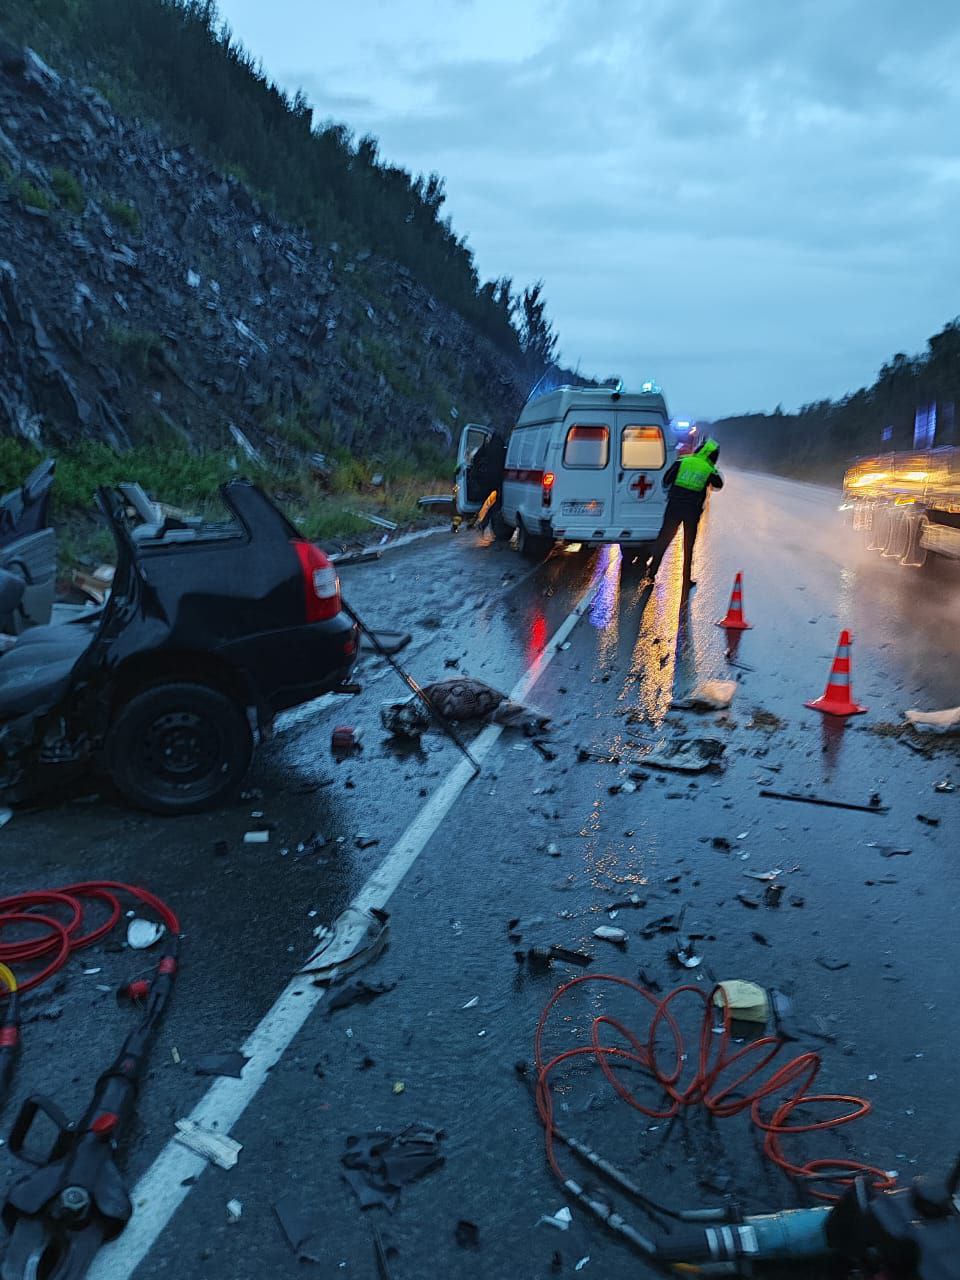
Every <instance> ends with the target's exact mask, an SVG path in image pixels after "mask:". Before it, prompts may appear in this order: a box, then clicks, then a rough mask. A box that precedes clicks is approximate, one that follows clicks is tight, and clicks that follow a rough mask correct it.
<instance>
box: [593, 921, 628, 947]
mask: <svg viewBox="0 0 960 1280" xmlns="http://www.w3.org/2000/svg"><path fill="white" fill-rule="evenodd" d="M593 936H594V937H595V938H602V939H603V941H604V942H619V943H623V942H626V940H627V935H626V932H625V930H623V929H617V928H615V927H614V926H612V925H609V924H602V925H600V926H599V927H598V928H596V929H594V931H593Z"/></svg>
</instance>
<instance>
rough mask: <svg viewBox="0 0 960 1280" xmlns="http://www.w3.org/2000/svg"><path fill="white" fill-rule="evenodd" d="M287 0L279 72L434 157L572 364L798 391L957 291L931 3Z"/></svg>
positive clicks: (954, 188)
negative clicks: (326, 26)
mask: <svg viewBox="0 0 960 1280" xmlns="http://www.w3.org/2000/svg"><path fill="white" fill-rule="evenodd" d="M248 3H249V0H226V3H222V4H221V8H223V9H224V10H225V11H226V13H227V16H228V17H230V18H231V21H234V18H233V15H232V13H231V12H229V11H230V10H231V9H232V8H234V7H235V6H237V5H240V6H241V7H244V6H245V5H246V4H248ZM292 7H293V5H292V3H291V0H276V2H275V4H274V5H273V6H272V9H271V12H272V14H273V21H272V25H273V30H274V32H277V33H280V34H274V35H272V36H271V38H272V39H273V40H274V41H275V42H277V41H279V42H280V43H281V44H283V41H282V40H281V34H282V30H283V27H284V25H285V24H284V19H283V17H282V15H283V13H284V12H285V11H286V12H288V13H289V10H290V9H291V8H292ZM401 9H402V19H403V20H402V21H400V16H401V15H400V14H399V10H401ZM299 13H300V29H299V30H294V29H293V26H292V24H290V23H289V21H287V23H286V25H287V26H288V28H289V30H288V31H287V35H286V44H285V45H284V60H283V65H284V66H286V67H287V68H290V70H289V71H288V72H287V73H285V74H284V76H283V79H284V82H285V83H286V84H287V85H289V86H290V87H297V86H298V85H300V84H303V85H304V86H305V87H306V89H307V92H308V95H309V96H312V97H314V99H315V101H316V102H317V105H318V108H319V109H320V111H321V112H322V113H323V114H333V115H336V114H337V113H338V111H341V110H342V114H343V115H344V117H345V118H346V122H347V123H348V124H349V125H350V126H351V127H353V128H354V129H355V130H356V131H357V132H358V133H360V132H365V131H371V132H373V133H375V134H376V135H377V136H378V137H379V139H380V142H381V153H382V154H383V155H384V157H385V158H386V159H388V160H389V161H391V162H394V163H398V164H402V165H403V166H404V167H406V168H408V169H410V170H412V171H414V172H417V171H428V170H432V169H436V170H438V171H439V172H441V173H442V174H443V175H444V176H445V178H446V189H447V192H448V206H447V212H449V213H450V214H451V216H452V218H453V222H454V226H455V227H456V228H457V230H458V231H459V232H460V233H461V234H463V233H466V234H467V237H468V240H469V243H470V244H471V246H472V247H473V249H474V252H475V254H476V256H477V263H478V268H479V270H480V272H481V274H482V275H484V276H498V275H502V274H505V275H511V276H512V277H513V278H514V279H515V280H516V281H518V282H524V281H528V280H533V279H536V278H539V277H543V279H544V280H545V283H546V293H547V297H548V299H549V304H550V308H551V311H552V314H553V316H554V319H555V322H556V325H557V328H558V330H559V332H560V337H561V346H562V349H563V352H564V354H565V356H566V357H567V358H569V359H575V358H576V357H577V356H578V355H579V356H581V357H582V361H583V365H584V367H586V368H592V369H596V370H597V371H598V372H609V371H611V370H613V369H616V370H618V371H619V372H622V373H623V374H624V376H625V377H627V378H628V379H631V380H632V379H633V378H636V377H641V376H643V375H644V374H645V373H647V372H650V371H651V368H650V366H651V364H656V365H657V366H658V367H657V369H656V370H653V372H656V373H657V374H658V376H659V377H660V379H661V381H663V382H664V384H665V385H666V386H667V390H668V392H671V394H672V399H673V401H674V402H678V400H682V401H683V404H684V407H688V411H689V412H691V413H698V414H702V415H706V414H709V413H711V412H716V413H720V412H728V411H733V410H736V409H738V408H742V407H746V406H753V407H759V406H761V405H763V404H769V405H772V404H776V403H778V402H779V401H783V402H784V403H785V404H788V405H789V404H798V403H800V402H802V401H806V400H812V399H817V398H820V397H821V396H824V395H832V394H842V393H843V392H844V391H845V390H847V389H848V388H850V387H855V386H858V385H860V384H861V383H863V382H865V381H868V380H869V379H870V378H871V377H872V376H873V373H874V372H875V370H876V368H877V367H878V366H879V364H880V363H881V362H882V360H883V359H885V358H886V357H887V356H888V355H889V354H890V353H891V352H892V351H894V350H898V349H905V350H914V349H917V348H919V347H921V346H922V345H923V343H924V341H925V339H926V337H927V336H928V334H929V333H931V332H933V331H935V330H936V329H937V328H939V327H940V326H941V325H942V323H943V322H944V321H945V320H947V319H948V318H949V317H950V316H951V315H952V314H953V312H954V311H955V310H956V309H957V302H956V298H955V296H954V295H953V282H955V280H956V276H957V266H958V257H960V253H958V249H957V245H956V237H955V229H954V225H955V215H954V210H955V209H956V207H957V199H958V194H960V191H958V188H960V160H958V157H957V154H956V145H955V141H954V138H955V121H956V119H957V115H958V107H960V81H958V79H957V77H956V75H955V71H954V68H955V67H956V65H957V63H958V57H960V11H958V10H957V9H956V7H955V3H954V0H920V2H919V3H916V4H914V5H913V6H911V7H910V9H909V11H906V10H904V8H903V5H902V0H793V3H792V4H791V5H789V6H788V5H779V4H758V3H756V0H696V3H693V4H687V5H680V4H678V3H677V2H676V0H554V3H552V4H551V5H550V6H549V7H547V6H546V5H544V4H539V3H536V4H535V3H533V2H532V0H510V2H509V3H508V0H463V2H462V3H461V4H459V5H457V6H454V7H450V6H443V5H441V4H440V3H439V0H407V3H405V4H404V5H403V6H395V7H391V6H385V5H380V4H377V3H374V0H355V3H354V4H353V5H352V6H351V8H350V9H349V10H344V9H343V8H342V7H341V8H339V9H338V16H337V18H336V33H335V34H336V39H332V40H330V41H328V42H326V43H324V44H323V45H322V47H321V46H320V45H319V44H318V43H316V42H313V43H312V42H311V40H310V38H309V35H308V34H305V32H304V29H303V27H304V23H305V22H306V21H307V20H306V19H305V18H303V9H302V7H299ZM237 27H238V30H240V34H241V35H244V31H243V28H242V27H241V26H240V25H239V24H237ZM371 31H372V32H373V37H372V39H371V38H369V33H370V32H371ZM248 43H250V44H251V47H252V48H253V49H254V51H255V52H257V53H261V49H260V48H258V46H257V44H256V42H255V41H254V40H252V39H250V40H248ZM298 48H301V49H303V50H304V51H305V52H306V51H309V52H310V53H311V54H312V55H315V56H314V58H313V66H312V69H311V70H310V71H309V73H306V72H300V73H298V71H297V67H298V65H300V66H302V65H303V64H298V62H297V57H296V54H297V49H298ZM263 56H264V60H265V62H266V63H267V65H268V67H271V61H270V59H269V58H268V55H267V53H266V51H263ZM273 65H275V63H274V64H273ZM664 369H666V370H668V371H669V380H668V373H666V372H664V371H663V370H664ZM718 371H722V374H723V377H722V379H719V378H718ZM674 383H675V389H674V386H673V385H672V384H674Z"/></svg>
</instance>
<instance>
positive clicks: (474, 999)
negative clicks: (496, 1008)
mask: <svg viewBox="0 0 960 1280" xmlns="http://www.w3.org/2000/svg"><path fill="white" fill-rule="evenodd" d="M479 1003H480V997H479V996H471V998H470V999H469V1000H468V1001H467V1003H466V1004H464V1005H461V1006H460V1007H461V1009H475V1008H476V1007H477V1005H478V1004H479Z"/></svg>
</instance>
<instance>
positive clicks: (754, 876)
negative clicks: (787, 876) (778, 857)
mask: <svg viewBox="0 0 960 1280" xmlns="http://www.w3.org/2000/svg"><path fill="white" fill-rule="evenodd" d="M743 874H744V875H745V876H749V877H750V879H751V880H776V878H777V876H782V875H783V872H782V871H781V870H780V868H779V867H778V868H777V869H776V870H775V871H744V873H743Z"/></svg>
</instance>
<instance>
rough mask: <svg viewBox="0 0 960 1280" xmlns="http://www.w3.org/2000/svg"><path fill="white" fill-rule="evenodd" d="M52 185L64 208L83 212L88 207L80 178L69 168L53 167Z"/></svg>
mask: <svg viewBox="0 0 960 1280" xmlns="http://www.w3.org/2000/svg"><path fill="white" fill-rule="evenodd" d="M50 185H51V187H52V188H53V193H54V195H55V196H56V197H57V199H58V200H59V201H60V204H61V205H62V206H63V208H64V209H66V210H68V212H70V213H83V211H84V209H85V208H86V207H87V197H86V196H85V195H84V194H83V187H81V185H80V183H79V181H78V179H77V178H76V177H75V176H74V175H73V174H72V173H71V172H70V170H69V169H61V168H59V167H58V168H56V169H51V170H50Z"/></svg>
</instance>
